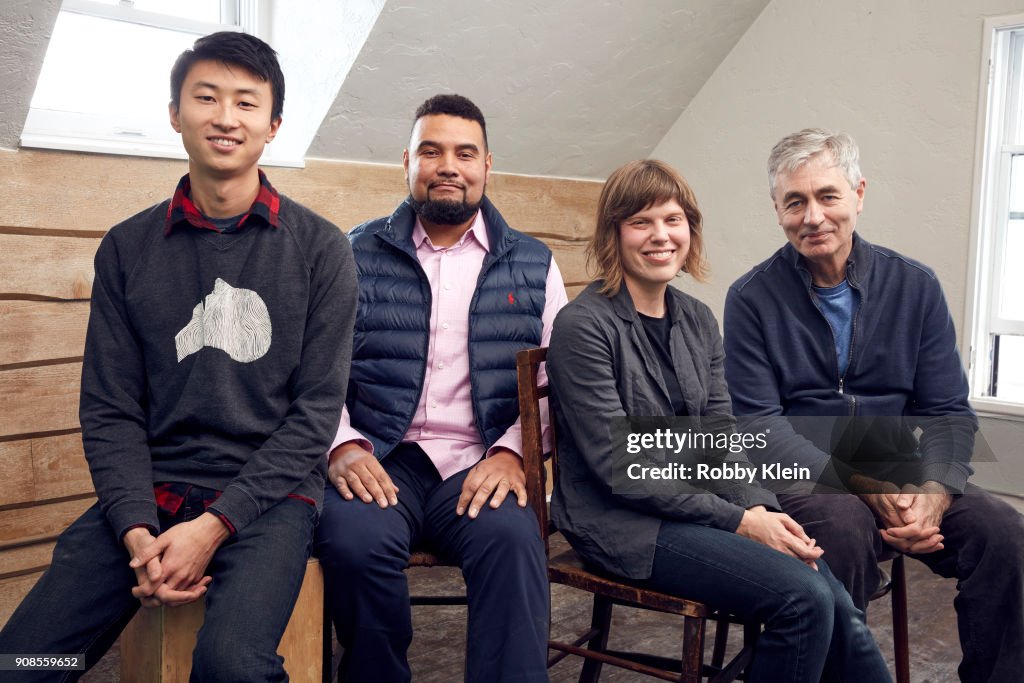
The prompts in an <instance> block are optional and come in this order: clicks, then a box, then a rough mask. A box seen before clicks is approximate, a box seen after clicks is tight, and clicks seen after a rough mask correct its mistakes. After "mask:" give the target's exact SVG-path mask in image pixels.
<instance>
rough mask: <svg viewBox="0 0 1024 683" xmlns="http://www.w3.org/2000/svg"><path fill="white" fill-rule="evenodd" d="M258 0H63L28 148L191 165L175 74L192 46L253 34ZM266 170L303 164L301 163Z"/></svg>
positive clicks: (28, 127)
mask: <svg viewBox="0 0 1024 683" xmlns="http://www.w3.org/2000/svg"><path fill="white" fill-rule="evenodd" d="M257 4H258V0H175V1H174V2H168V1H167V0H135V1H134V2H132V1H131V0H120V1H118V0H64V2H63V4H62V5H61V11H60V13H59V15H58V18H57V23H56V26H55V27H54V30H53V36H52V37H51V39H50V44H49V47H48V49H47V52H46V58H45V60H44V62H43V68H42V72H41V73H40V76H39V81H38V83H37V85H36V91H35V94H34V96H33V98H32V103H31V106H30V110H29V115H28V118H27V119H26V121H25V128H24V130H23V132H22V137H21V144H22V146H23V147H44V148H50V149H64V150H76V151H84V152H106V153H112V154H130V155H140V156H158V157H172V158H181V159H183V158H186V154H185V149H184V147H183V146H182V144H181V137H180V136H179V135H178V134H177V133H175V132H174V130H173V129H172V128H171V126H170V124H169V122H168V114H167V103H168V101H169V100H170V92H169V87H170V86H169V80H170V71H171V66H172V65H173V64H174V60H175V59H176V58H177V56H178V55H179V54H181V52H182V51H184V50H186V49H187V48H189V47H190V46H191V45H192V43H194V42H195V40H196V38H198V37H199V36H202V35H206V34H208V33H213V32H215V31H224V30H235V31H241V30H245V31H247V32H249V33H256V31H255V28H256V26H255V22H256V10H257ZM273 157H274V152H273V148H272V147H268V150H267V153H266V154H264V158H263V160H262V161H263V163H265V164H266V163H271V164H273V163H278V164H282V165H289V166H291V165H301V158H299V159H293V160H275V159H274V158H273Z"/></svg>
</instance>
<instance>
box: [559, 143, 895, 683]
mask: <svg viewBox="0 0 1024 683" xmlns="http://www.w3.org/2000/svg"><path fill="white" fill-rule="evenodd" d="M589 256H590V259H591V262H592V263H593V264H595V265H596V268H597V271H598V276H599V279H598V280H597V281H595V282H593V283H591V284H590V286H589V287H587V289H586V290H584V292H583V293H582V294H580V295H579V296H578V297H577V298H576V299H575V300H574V301H573V302H572V303H570V304H569V305H568V306H566V307H565V308H563V309H562V311H561V312H560V313H559V314H558V317H557V318H556V320H555V324H554V329H553V332H552V336H551V345H550V349H549V351H548V362H547V372H548V377H549V381H550V383H551V388H552V400H553V401H554V406H555V413H556V416H557V417H556V419H557V421H558V422H557V424H558V447H559V462H558V466H559V473H558V474H559V477H558V485H557V487H556V488H555V491H554V493H553V496H552V502H551V512H552V518H553V520H554V522H555V524H556V525H557V526H558V527H559V528H560V529H561V530H562V532H563V533H564V534H565V536H566V537H567V538H568V539H569V542H570V543H571V544H572V546H573V548H575V549H576V551H577V552H578V553H579V554H580V555H581V556H582V557H583V558H584V560H586V561H587V562H589V563H590V564H592V565H594V566H595V567H597V568H598V569H600V570H603V571H606V572H608V573H610V574H613V575H616V576H619V577H624V578H626V579H631V580H635V581H637V582H639V583H641V584H643V585H645V586H648V587H651V588H654V589H656V590H659V591H662V592H665V593H670V594H673V595H679V596H681V597H685V598H689V599H692V600H698V601H701V602H705V603H707V604H709V605H712V606H714V607H716V608H720V609H723V610H725V611H728V612H731V613H733V614H736V615H738V616H740V617H742V618H744V619H748V620H752V621H755V620H756V621H758V622H760V623H763V624H764V626H765V630H764V632H763V634H762V635H761V636H760V638H759V639H758V642H757V645H756V647H755V650H754V658H753V661H752V664H751V671H750V675H749V677H748V678H747V680H748V681H787V682H793V681H818V680H820V679H822V678H824V679H835V680H857V681H887V680H891V679H890V677H889V672H888V669H887V668H886V666H885V662H884V660H883V659H882V656H881V654H880V653H879V650H878V646H877V645H876V643H875V641H874V639H873V638H872V636H871V633H870V631H869V630H868V629H867V626H866V625H865V622H864V617H863V613H861V612H860V611H858V610H857V609H856V608H855V607H854V605H853V602H852V601H851V599H850V597H849V595H847V593H846V591H845V590H844V589H843V587H842V585H841V584H840V583H839V582H838V581H837V580H836V579H835V578H834V577H833V576H832V574H831V573H830V572H829V571H828V567H827V566H826V565H825V562H824V561H823V560H822V559H821V555H822V551H821V549H819V548H818V547H816V546H815V543H814V540H813V539H811V538H809V537H808V536H807V534H806V533H805V532H804V530H803V529H802V528H801V527H800V525H799V524H797V523H796V522H795V521H793V520H792V519H791V518H790V517H789V516H787V515H785V514H782V513H780V512H778V509H779V508H778V504H777V503H776V500H775V496H774V495H773V494H772V493H770V492H769V491H767V490H765V489H763V488H761V487H760V486H758V485H757V484H756V481H755V482H751V481H750V478H748V474H747V473H748V472H755V470H754V468H753V466H752V465H750V464H749V462H748V461H747V460H746V456H745V455H744V454H743V452H742V448H739V447H738V444H740V443H742V439H741V438H740V435H738V434H736V433H735V420H734V419H733V417H732V413H731V404H730V401H729V392H728V390H727V388H726V384H725V379H724V377H723V369H722V361H723V352H722V341H721V337H720V336H719V333H718V324H717V322H716V321H715V319H714V316H713V315H712V314H711V311H710V310H709V309H708V307H707V306H705V305H704V304H702V303H701V302H699V301H697V300H696V299H694V298H693V297H691V296H689V295H687V294H684V293H683V292H681V291H679V290H677V289H675V288H673V287H670V286H669V282H671V281H672V279H673V278H674V277H676V275H678V274H679V273H680V272H685V273H688V274H689V275H690V276H692V277H694V278H695V279H697V280H703V279H704V277H705V273H706V265H705V261H704V252H703V244H702V236H701V213H700V210H699V209H698V208H697V202H696V198H695V197H694V194H693V191H692V190H691V189H690V187H689V185H687V183H686V181H685V180H684V179H683V178H682V177H681V176H680V175H679V173H678V172H677V171H675V170H674V169H673V168H672V167H670V166H668V165H667V164H665V163H663V162H660V161H653V160H645V161H634V162H631V163H629V164H626V165H625V166H623V167H622V168H619V169H618V170H616V171H615V172H614V173H613V174H612V175H611V176H610V177H609V178H608V181H607V182H606V183H605V186H604V188H603V190H602V192H601V197H600V201H599V206H598V214H597V227H596V230H595V233H594V236H593V238H592V240H591V243H590V247H589ZM681 416H686V417H687V419H685V420H682V419H677V420H675V421H667V422H664V424H663V425H661V427H664V425H666V424H667V425H670V426H671V427H672V429H671V430H669V431H672V432H673V433H674V435H675V436H674V437H672V438H673V439H675V440H674V441H671V442H668V443H667V445H668V448H667V452H668V453H669V455H670V456H671V458H672V459H673V460H672V462H667V461H665V460H661V461H660V462H657V464H656V466H654V467H652V466H651V463H652V460H654V461H657V459H658V457H659V451H658V449H657V448H648V447H650V446H656V445H661V446H665V445H666V439H667V435H666V433H665V432H666V430H665V429H663V428H659V429H658V430H657V432H659V433H660V434H661V437H660V439H658V438H657V437H658V434H650V435H649V436H648V437H647V439H648V440H646V441H644V440H641V437H640V436H639V435H638V434H634V435H633V436H632V437H630V436H628V433H629V431H630V429H631V428H630V426H629V425H630V424H631V423H630V421H628V420H627V419H626V418H627V417H628V418H637V417H677V418H681ZM616 418H618V419H616ZM632 424H633V425H634V427H633V431H636V427H635V424H636V423H635V422H633V423H632ZM680 438H681V439H683V440H682V441H680V440H679V439H680ZM750 438H753V435H750V436H749V437H748V442H749V439H750ZM695 439H696V440H699V443H700V444H701V446H700V447H697V448H687V446H692V445H693V444H694V440H695ZM659 440H660V441H661V442H662V443H661V444H658V443H657V442H658V441H659ZM709 445H710V446H711V447H710V448H707V447H706V446H709ZM748 447H749V446H748ZM665 452H666V449H664V448H662V449H661V450H660V454H661V455H662V456H663V455H664V454H665ZM683 456H685V457H683ZM680 458H681V459H680ZM698 465H703V466H704V469H702V470H698ZM686 468H689V469H686ZM654 470H657V471H658V472H659V473H660V474H662V475H665V474H667V475H668V476H669V479H668V480H666V479H663V478H662V479H656V480H652V479H649V478H647V477H650V476H651V474H652V472H653V471H654ZM699 472H703V473H704V474H705V475H708V474H710V473H711V472H717V473H719V474H723V475H724V477H723V478H719V479H716V480H714V481H707V482H705V481H702V480H701V479H699V478H698V474H699Z"/></svg>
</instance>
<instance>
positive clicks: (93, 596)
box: [0, 489, 316, 683]
mask: <svg viewBox="0 0 1024 683" xmlns="http://www.w3.org/2000/svg"><path fill="white" fill-rule="evenodd" d="M202 512H203V509H202V503H201V496H200V494H199V492H198V491H197V490H195V489H193V491H192V492H191V493H190V495H189V496H188V497H187V498H186V500H185V502H184V503H183V505H182V507H181V509H180V510H179V512H178V514H177V515H175V516H174V517H173V518H167V517H165V516H163V515H161V519H160V522H161V528H162V529H167V528H169V527H170V526H172V525H173V524H176V523H178V522H182V521H188V520H190V519H194V518H195V517H198V516H199V515H200V514H202ZM315 522H316V510H315V508H314V507H313V506H312V505H310V504H308V503H305V502H303V501H300V500H295V499H290V498H289V499H286V500H284V501H282V502H281V503H279V504H277V505H275V506H274V507H272V508H271V509H269V510H267V511H266V512H264V513H263V514H262V515H260V517H259V518H258V519H256V521H254V522H252V523H251V524H249V525H248V526H246V527H243V528H242V530H241V531H239V532H238V534H236V535H235V536H232V537H231V538H229V539H228V540H227V541H226V542H225V543H224V544H223V545H222V546H221V547H220V548H219V549H218V550H217V552H216V554H215V555H214V556H213V559H212V560H211V562H210V565H209V566H208V567H207V571H206V573H207V574H209V575H210V576H212V577H213V582H212V583H211V584H210V587H209V589H208V591H207V593H206V597H205V600H206V617H205V621H204V622H203V626H202V628H201V629H200V630H199V634H198V639H197V643H196V648H195V650H194V651H193V653H192V676H191V680H192V681H209V682H211V683H212V682H217V683H228V682H231V681H286V680H288V676H287V674H286V673H285V671H284V667H283V659H282V658H281V657H280V656H279V655H278V654H277V646H278V644H279V643H280V640H281V635H282V634H283V633H284V629H285V626H287V624H288V619H289V617H290V615H291V611H292V608H293V607H294V605H295V600H296V598H298V595H299V588H300V587H301V585H302V577H303V574H304V572H305V567H306V560H307V558H308V557H309V553H310V549H311V544H312V536H313V527H314V524H315ZM128 560H129V556H128V552H127V550H125V548H124V547H123V546H122V545H121V544H120V543H119V542H118V541H117V539H116V537H115V534H114V531H113V529H112V528H111V527H110V525H109V524H108V523H107V519H106V516H105V515H104V514H103V512H102V511H101V510H100V508H99V505H98V504H97V505H94V506H92V507H91V508H89V509H88V510H86V512H85V513H84V514H83V515H82V516H81V517H79V518H78V519H77V520H76V521H75V522H74V523H73V524H72V525H71V526H70V527H68V529H67V530H66V531H65V532H64V533H63V534H61V536H60V538H59V539H58V540H57V546H56V547H55V548H54V551H53V561H52V563H51V565H50V568H49V569H47V570H46V572H45V573H44V574H43V576H42V577H40V579H39V581H38V582H37V583H36V585H35V587H34V588H33V589H32V590H31V591H30V592H29V594H28V595H27V596H26V597H25V600H24V601H22V603H21V605H19V606H18V609H17V610H16V611H15V612H14V614H13V615H12V616H11V619H10V621H8V622H7V625H6V626H5V627H4V629H3V631H2V632H0V652H3V653H9V654H18V653H33V654H82V655H83V656H84V659H85V663H86V666H87V667H91V666H92V665H94V664H95V663H96V662H97V661H99V659H100V658H101V657H102V656H103V654H104V653H105V652H106V651H107V649H108V648H109V647H110V646H111V645H112V644H113V643H114V641H115V640H116V639H117V636H118V635H119V634H120V633H121V630H122V629H124V627H125V626H126V625H127V624H128V622H129V621H130V620H131V618H132V616H133V615H134V614H135V612H136V610H138V609H139V601H138V600H137V599H136V598H134V597H132V594H131V589H132V587H134V586H135V585H136V580H135V572H134V571H133V570H131V569H130V568H129V567H128ZM83 673H84V672H82V671H63V672H54V671H33V672H19V673H14V672H4V674H3V680H5V681H8V680H10V681H74V680H77V679H78V678H79V677H80V676H81V675H82V674H83Z"/></svg>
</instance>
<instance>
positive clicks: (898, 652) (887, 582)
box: [871, 553, 910, 683]
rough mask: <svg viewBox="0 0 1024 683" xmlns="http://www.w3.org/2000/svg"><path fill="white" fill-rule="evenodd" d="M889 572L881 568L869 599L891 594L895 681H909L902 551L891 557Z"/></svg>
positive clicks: (904, 576) (899, 682)
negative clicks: (876, 586)
mask: <svg viewBox="0 0 1024 683" xmlns="http://www.w3.org/2000/svg"><path fill="white" fill-rule="evenodd" d="M890 569H891V574H890V573H889V572H886V571H885V570H884V569H883V570H882V582H881V584H880V585H879V587H878V590H877V591H875V594H874V595H872V596H871V601H875V600H878V599H879V598H883V597H885V596H886V595H891V596H892V649H893V663H894V665H895V668H896V683H910V638H909V629H908V627H907V573H906V569H905V567H904V566H903V553H896V554H895V555H894V556H893V557H892V567H891V568H890Z"/></svg>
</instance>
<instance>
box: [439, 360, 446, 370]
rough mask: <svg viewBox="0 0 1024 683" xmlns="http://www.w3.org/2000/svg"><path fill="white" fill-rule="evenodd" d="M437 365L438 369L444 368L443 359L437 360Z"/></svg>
mask: <svg viewBox="0 0 1024 683" xmlns="http://www.w3.org/2000/svg"><path fill="white" fill-rule="evenodd" d="M437 367H439V368H440V369H442V370H444V361H440V362H439V363H438V364H437Z"/></svg>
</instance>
